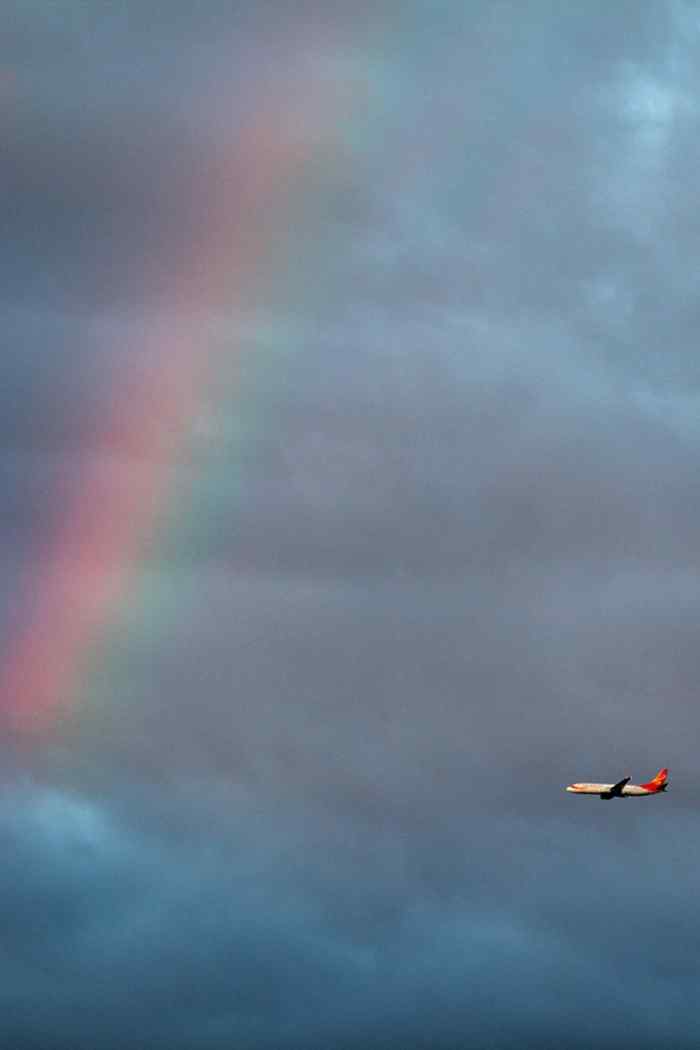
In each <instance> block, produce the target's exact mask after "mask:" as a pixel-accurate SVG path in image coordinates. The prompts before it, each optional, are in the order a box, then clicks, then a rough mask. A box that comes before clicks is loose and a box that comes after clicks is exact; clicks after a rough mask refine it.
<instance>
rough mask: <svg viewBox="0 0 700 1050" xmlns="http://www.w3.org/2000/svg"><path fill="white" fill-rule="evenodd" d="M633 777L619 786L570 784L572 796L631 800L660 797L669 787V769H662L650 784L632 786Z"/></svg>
mask: <svg viewBox="0 0 700 1050" xmlns="http://www.w3.org/2000/svg"><path fill="white" fill-rule="evenodd" d="M631 779H632V778H631V777H623V778H622V780H618V782H617V784H569V786H568V788H567V789H566V790H567V791H570V792H571V793H572V795H598V796H599V797H600V798H605V799H610V798H629V797H630V796H634V795H658V794H659V792H661V791H665V790H666V788H667V787H668V769H660V770H659V772H658V773H657V774H656V776H655V777H654V779H653V780H650V781H649V783H648V784H630V780H631Z"/></svg>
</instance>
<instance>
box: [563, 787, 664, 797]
mask: <svg viewBox="0 0 700 1050" xmlns="http://www.w3.org/2000/svg"><path fill="white" fill-rule="evenodd" d="M614 787H615V785H614V784H569V786H568V788H567V789H566V790H567V791H570V792H571V794H572V795H607V794H609V793H610V792H611V791H612V789H613V788H614ZM664 790H665V788H656V790H654V791H651V790H650V789H649V788H645V787H642V785H641V784H625V786H624V787H623V788H622V789H621V791H620V794H619V796H617V795H616V796H615V797H616V798H617V797H619V798H625V797H626V796H627V795H658V793H659V791H664Z"/></svg>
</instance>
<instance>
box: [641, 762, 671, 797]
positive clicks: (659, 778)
mask: <svg viewBox="0 0 700 1050" xmlns="http://www.w3.org/2000/svg"><path fill="white" fill-rule="evenodd" d="M667 780H668V769H666V768H665V767H664V768H663V769H660V770H659V772H658V773H657V774H656V776H655V777H654V779H653V780H650V781H649V783H648V784H642V787H643V788H646V789H647V791H663V789H664V787H665V786H666V781H667Z"/></svg>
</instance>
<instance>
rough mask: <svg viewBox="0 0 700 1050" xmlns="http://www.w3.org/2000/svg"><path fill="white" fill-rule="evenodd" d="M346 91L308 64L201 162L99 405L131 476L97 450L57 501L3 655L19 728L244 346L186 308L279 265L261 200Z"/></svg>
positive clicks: (83, 638) (95, 647)
mask: <svg viewBox="0 0 700 1050" xmlns="http://www.w3.org/2000/svg"><path fill="white" fill-rule="evenodd" d="M344 97H347V96H343V93H342V92H341V93H337V92H336V93H335V94H334V92H333V91H329V90H328V86H327V85H326V86H325V87H323V88H322V87H321V86H320V85H319V84H318V83H317V82H315V79H314V78H313V77H309V76H308V75H307V76H306V78H305V77H304V76H303V75H302V76H299V77H298V79H297V85H296V90H290V84H289V83H288V82H287V80H284V82H283V83H281V84H279V85H277V87H276V89H273V90H272V91H270V92H269V93H268V95H267V96H266V97H265V98H263V99H261V100H259V101H258V104H257V105H256V106H255V107H254V112H253V114H252V116H251V119H250V120H249V121H248V122H247V125H246V127H245V128H244V129H243V131H242V132H241V134H240V135H239V136H238V137H237V140H236V142H235V144H234V145H233V146H228V147H226V148H218V149H217V151H216V156H215V161H214V163H212V164H210V165H209V166H208V168H207V170H208V171H209V175H208V179H209V182H208V184H206V185H203V186H200V187H199V190H198V192H199V193H201V194H202V200H205V201H206V202H207V217H206V219H205V220H204V221H203V222H202V224H201V228H200V229H199V230H197V231H196V236H195V237H194V241H195V242H196V243H194V244H193V245H192V246H191V252H190V254H189V255H188V258H187V259H186V260H183V261H182V263H180V264H178V265H176V266H175V273H174V274H173V275H172V277H171V278H170V279H169V280H168V281H167V282H166V287H165V292H164V293H162V297H161V299H160V300H159V302H158V303H157V308H156V310H154V311H153V312H152V314H151V315H150V316H151V317H152V320H151V321H150V322H149V324H148V326H146V327H145V328H144V330H143V333H142V339H143V347H142V350H143V355H144V358H145V359H147V360H149V361H150V360H153V361H156V362H158V364H157V366H156V367H155V368H154V369H152V370H151V372H150V375H149V374H148V371H147V370H146V375H147V376H148V378H142V379H140V380H139V382H138V383H137V384H136V387H135V389H134V381H133V377H130V379H131V384H132V385H131V387H130V389H129V390H128V391H127V390H126V389H125V387H123V386H122V387H120V388H119V389H118V390H117V391H116V392H115V394H114V396H113V398H112V401H111V405H110V406H109V410H108V411H107V412H106V414H105V419H104V435H103V436H104V437H105V439H107V438H108V437H109V435H111V434H119V435H120V447H121V448H122V449H124V448H126V452H127V453H128V455H130V456H133V457H134V458H135V459H136V460H138V462H139V464H140V468H142V469H140V471H139V478H140V479H141V480H140V481H139V482H138V483H134V484H131V485H128V486H126V487H124V486H117V485H115V484H113V483H110V482H109V481H108V480H107V479H106V476H105V473H104V469H103V468H101V467H100V465H99V462H98V463H96V464H93V465H92V466H87V467H86V469H85V471H84V474H83V476H81V478H80V482H79V487H78V486H76V491H75V492H74V493H73V494H72V495H71V496H70V498H69V499H68V500H67V502H66V504H65V505H64V506H63V507H62V508H61V511H60V520H59V521H58V522H57V524H56V525H55V527H54V529H53V532H52V535H51V538H50V542H49V549H48V550H47V551H44V553H43V555H42V556H41V557H40V559H39V565H40V569H39V570H38V576H37V577H36V578H34V579H33V580H31V581H30V582H29V583H28V584H27V586H26V588H25V591H26V593H25V595H24V601H25V604H26V605H27V606H28V611H27V614H26V615H25V617H24V618H23V621H22V623H21V625H20V626H19V627H18V628H17V629H16V631H15V632H14V635H13V636H12V637H11V638H10V639H9V641H8V643H7V646H6V650H5V653H4V657H3V667H2V676H3V681H2V692H1V695H2V698H3V699H2V704H3V708H4V715H5V723H6V725H7V726H8V727H11V728H12V729H13V730H14V731H16V732H17V733H18V734H20V735H23V736H29V737H31V738H35V737H36V736H37V735H39V736H40V737H41V736H43V735H44V734H45V733H46V732H49V731H51V730H52V729H53V727H55V726H56V725H57V724H59V723H60V722H61V721H62V720H63V719H65V717H67V715H68V714H69V713H70V711H71V710H72V708H73V706H74V705H75V703H76V698H77V697H78V696H79V695H80V693H81V687H82V686H84V680H85V677H86V675H88V674H89V671H90V668H91V665H92V664H93V661H94V660H95V654H96V653H98V652H99V651H100V646H101V644H102V641H103V638H104V635H105V632H106V630H107V627H108V626H109V624H110V622H111V621H112V618H113V617H114V616H115V615H116V614H117V613H118V610H119V608H120V604H121V603H122V602H123V601H124V599H125V597H126V596H127V594H129V592H130V591H132V589H133V588H135V587H136V586H137V584H138V577H139V574H140V571H141V567H142V564H143V562H144V559H145V558H146V556H147V553H146V551H147V546H148V544H149V542H150V541H151V539H152V537H153V536H154V533H155V530H156V529H157V528H159V527H163V523H164V522H167V519H168V512H169V509H170V505H171V500H172V488H173V478H174V476H175V474H176V469H175V468H176V466H177V464H178V462H180V461H181V460H182V458H183V457H184V456H185V455H186V454H187V449H188V445H189V444H190V442H192V440H193V433H194V430H195V429H196V421H197V419H198V417H199V415H200V413H201V412H202V409H203V406H205V405H206V404H207V400H208V398H209V397H210V395H211V391H212V389H213V388H214V387H215V386H216V380H217V375H218V373H219V369H220V368H225V369H226V374H227V376H228V375H229V374H230V371H231V367H232V364H235V358H236V357H237V356H238V355H239V354H240V353H242V352H243V351H242V350H240V349H239V348H236V347H235V345H233V346H232V344H235V336H234V335H232V336H231V338H230V339H229V340H228V341H226V340H223V341H222V340H220V339H219V340H216V339H213V338H211V337H208V336H207V334H206V331H203V330H202V326H201V325H200V326H199V329H198V328H197V325H196V323H192V321H191V319H192V318H196V317H205V316H206V315H207V312H208V311H210V310H213V309H216V308H218V309H219V310H220V309H221V304H222V303H224V304H225V309H226V311H227V316H231V314H234V315H235V313H236V311H239V312H240V311H244V310H245V307H246V296H247V295H249V294H250V293H251V289H250V288H249V287H243V284H244V283H245V282H244V281H243V279H242V277H241V275H245V274H248V273H250V272H254V271H255V270H256V267H259V268H260V269H262V271H263V272H266V270H267V269H269V268H270V267H272V269H274V267H275V266H279V262H278V260H277V259H275V262H274V265H272V263H271V260H270V256H271V255H272V254H273V252H274V253H275V255H276V254H277V253H278V252H279V245H278V244H273V243H271V239H270V234H269V229H270V221H269V215H270V211H271V209H272V210H273V213H274V214H277V215H279V214H280V209H282V208H286V209H290V208H291V207H292V206H293V205H294V201H295V197H298V195H299V193H300V192H302V190H303V180H304V173H305V169H306V168H307V165H308V161H309V160H310V159H311V158H312V157H313V156H314V155H316V154H317V152H318V151H319V150H326V149H327V147H328V142H329V138H330V137H331V136H332V135H335V134H337V132H338V128H339V126H340V127H341V128H342V126H343V122H344V118H345V116H346V114H345V113H344V106H343V98H344ZM205 167H206V165H205ZM234 175H235V178H234ZM241 216H244V217H245V222H244V224H243V225H244V233H241V228H240V222H241ZM263 264H265V266H263ZM183 318H190V322H189V323H182V321H183ZM222 342H223V343H224V344H227V345H225V348H222ZM107 443H108V442H107ZM89 462H90V463H92V461H91V460H90V461H89Z"/></svg>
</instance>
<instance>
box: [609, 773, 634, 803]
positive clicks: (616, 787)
mask: <svg viewBox="0 0 700 1050" xmlns="http://www.w3.org/2000/svg"><path fill="white" fill-rule="evenodd" d="M631 779H632V778H631V777H623V778H622V780H618V782H617V784H613V786H612V787H611V788H610V797H611V798H615V797H617V798H620V797H621V795H622V789H623V787H624V786H625V784H628V783H629V782H630V780H631Z"/></svg>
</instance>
